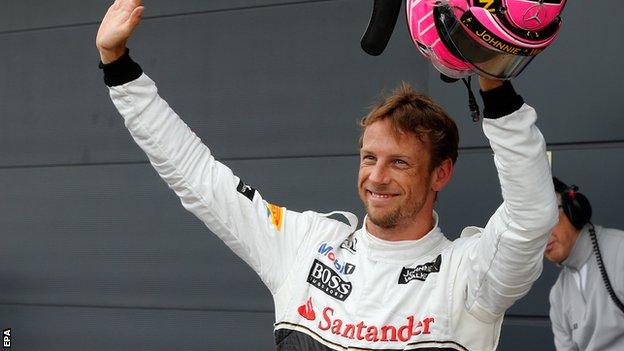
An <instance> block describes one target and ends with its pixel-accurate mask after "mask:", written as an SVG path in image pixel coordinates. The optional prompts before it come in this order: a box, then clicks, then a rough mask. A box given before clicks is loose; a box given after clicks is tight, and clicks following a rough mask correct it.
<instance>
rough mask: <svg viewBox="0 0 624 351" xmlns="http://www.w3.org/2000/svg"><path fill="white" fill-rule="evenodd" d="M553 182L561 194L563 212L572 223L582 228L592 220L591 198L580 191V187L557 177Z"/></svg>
mask: <svg viewBox="0 0 624 351" xmlns="http://www.w3.org/2000/svg"><path fill="white" fill-rule="evenodd" d="M553 183H554V185H555V191H556V192H557V193H559V194H561V207H562V209H563V213H565V215H566V216H567V217H568V219H569V220H570V223H572V225H573V226H574V227H575V228H576V229H579V230H580V229H581V228H583V226H585V224H587V223H589V221H590V220H591V216H592V208H591V205H590V204H589V200H587V197H585V195H583V194H581V193H579V192H578V190H579V188H578V186H576V185H571V186H568V185H567V184H565V183H564V182H562V181H560V180H559V179H557V177H553Z"/></svg>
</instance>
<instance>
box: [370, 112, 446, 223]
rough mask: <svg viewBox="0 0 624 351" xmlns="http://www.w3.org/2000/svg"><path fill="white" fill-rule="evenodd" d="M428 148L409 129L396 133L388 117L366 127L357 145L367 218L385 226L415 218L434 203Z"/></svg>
mask: <svg viewBox="0 0 624 351" xmlns="http://www.w3.org/2000/svg"><path fill="white" fill-rule="evenodd" d="M429 159H430V154H429V150H428V148H427V147H426V146H425V145H424V144H423V143H422V142H421V141H420V139H418V137H417V136H416V135H414V134H411V133H401V134H397V133H396V131H395V130H394V128H393V127H392V124H391V122H390V121H389V120H388V119H383V120H380V121H377V122H375V123H373V124H371V125H370V126H368V127H367V128H366V130H365V131H364V135H363V138H362V148H361V149H360V171H359V175H358V193H359V195H360V199H361V200H362V202H363V203H364V206H365V207H366V212H367V213H368V218H369V220H370V221H371V222H372V223H373V224H375V225H377V226H379V227H381V228H385V229H391V228H394V227H396V226H397V225H401V224H405V223H408V222H409V221H414V220H415V219H416V216H417V215H418V213H419V212H420V211H421V209H422V208H423V206H424V205H425V204H428V203H430V202H431V203H433V201H434V198H435V191H433V190H432V189H431V179H432V177H431V174H432V173H431V172H429Z"/></svg>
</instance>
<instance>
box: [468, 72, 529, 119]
mask: <svg viewBox="0 0 624 351" xmlns="http://www.w3.org/2000/svg"><path fill="white" fill-rule="evenodd" d="M479 93H480V94H481V98H482V99H483V106H484V108H483V117H484V118H489V119H497V118H500V117H504V116H507V115H510V114H511V113H513V112H515V111H517V110H519V109H520V107H522V105H523V104H524V99H523V98H522V96H520V95H518V94H517V93H516V91H515V90H514V88H513V85H511V82H509V81H508V80H506V81H505V82H504V83H503V85H501V86H500V87H497V88H494V89H492V90H488V91H483V90H480V91H479Z"/></svg>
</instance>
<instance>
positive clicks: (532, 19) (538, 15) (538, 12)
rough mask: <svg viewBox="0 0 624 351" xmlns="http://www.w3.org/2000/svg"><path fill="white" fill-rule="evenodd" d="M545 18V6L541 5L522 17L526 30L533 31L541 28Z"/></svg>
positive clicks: (535, 6)
mask: <svg viewBox="0 0 624 351" xmlns="http://www.w3.org/2000/svg"><path fill="white" fill-rule="evenodd" d="M545 17H546V11H545V10H544V5H542V4H541V3H540V4H539V5H534V6H531V7H529V8H528V9H527V10H526V12H525V13H524V16H522V21H523V22H524V25H525V27H526V29H528V30H532V29H536V28H538V27H540V26H541V25H542V22H543V21H544V20H545Z"/></svg>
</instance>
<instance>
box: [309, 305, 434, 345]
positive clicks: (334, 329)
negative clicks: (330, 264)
mask: <svg viewBox="0 0 624 351" xmlns="http://www.w3.org/2000/svg"><path fill="white" fill-rule="evenodd" d="M297 311H298V312H299V315H300V316H301V317H303V318H305V319H307V320H309V321H314V320H316V313H315V312H314V306H313V305H312V298H311V297H310V298H309V299H308V300H307V301H306V303H305V304H303V305H301V306H299V308H298V309H297ZM335 312H336V311H335V310H334V309H333V308H331V307H329V306H326V307H325V308H323V313H322V318H321V320H320V321H319V322H318V324H317V325H316V327H317V328H318V329H320V330H322V331H324V332H330V333H332V334H335V335H338V336H340V337H343V338H345V339H352V340H366V341H373V342H375V341H403V342H406V341H409V340H410V339H411V338H412V337H414V336H418V335H421V334H431V326H432V324H433V323H435V318H434V317H425V318H423V319H422V320H416V317H415V316H407V317H406V318H405V322H404V323H402V324H400V325H371V324H366V323H365V322H364V321H357V322H351V321H344V320H342V319H341V318H338V317H335V316H334V313H335Z"/></svg>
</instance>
